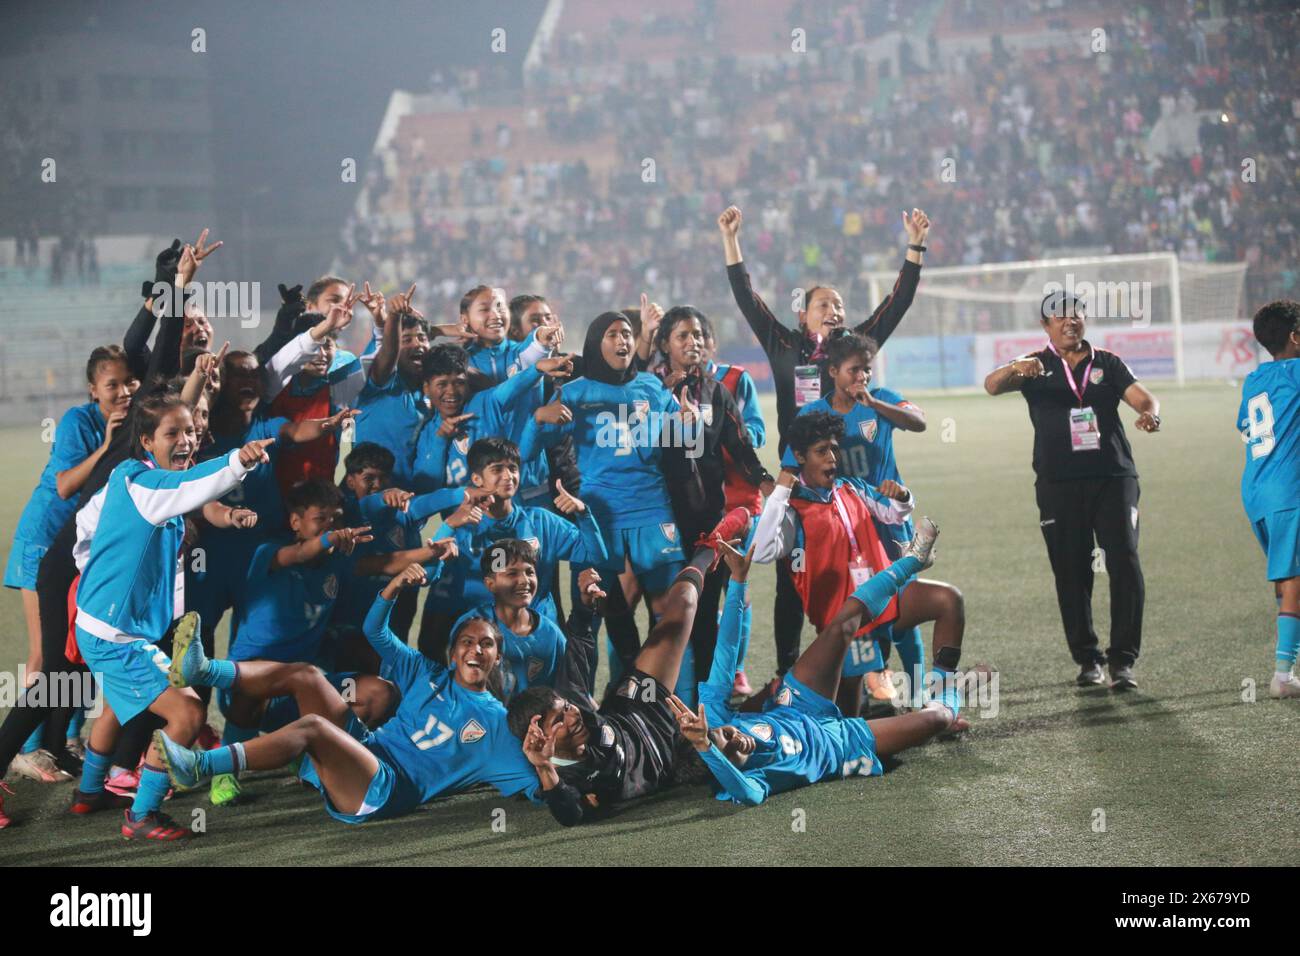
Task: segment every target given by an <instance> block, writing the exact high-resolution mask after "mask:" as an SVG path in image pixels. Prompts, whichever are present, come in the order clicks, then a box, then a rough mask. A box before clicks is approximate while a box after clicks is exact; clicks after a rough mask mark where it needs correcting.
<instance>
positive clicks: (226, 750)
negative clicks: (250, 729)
mask: <svg viewBox="0 0 1300 956" xmlns="http://www.w3.org/2000/svg"><path fill="white" fill-rule="evenodd" d="M198 765H199V776H201V777H215V776H216V775H217V774H219V773H233V774H238V773H239V772H240V771H242V770H243V769H244V767H245V766H246V765H247V761H246V760H245V759H244V745H243V744H231V745H230V746H229V747H218V748H216V749H215V750H204V751H202V752H201V753H200V754H199V762H198Z"/></svg>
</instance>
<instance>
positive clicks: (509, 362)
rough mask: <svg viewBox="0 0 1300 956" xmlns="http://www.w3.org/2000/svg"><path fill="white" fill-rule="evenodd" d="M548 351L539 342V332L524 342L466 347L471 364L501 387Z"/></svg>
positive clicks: (505, 342)
mask: <svg viewBox="0 0 1300 956" xmlns="http://www.w3.org/2000/svg"><path fill="white" fill-rule="evenodd" d="M547 351H548V349H547V348H546V347H545V346H543V345H541V344H539V343H538V342H537V330H536V329H534V330H533V331H532V332H530V333H528V337H527V338H525V339H524V340H523V341H522V342H516V341H514V340H513V339H505V340H504V341H501V342H498V343H497V344H496V345H484V344H482V343H481V342H478V341H474V342H471V343H470V344H469V345H467V346H465V352H466V353H467V354H468V355H469V364H470V365H472V366H474V368H476V369H478V370H479V371H480V372H482V373H483V374H484V375H486V376H487V377H488V378H490V379H492V384H494V385H500V384H501V383H502V382H504V381H505V380H506V379H508V378H511V377H513V376H514V375H517V374H518V373H519V372H522V371H523V370H524V369H526V368H530V367H532V366H533V365H534V364H535V363H537V362H538V361H539V360H541V359H543V358H545V357H546V353H547Z"/></svg>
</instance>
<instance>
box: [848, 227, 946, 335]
mask: <svg viewBox="0 0 1300 956" xmlns="http://www.w3.org/2000/svg"><path fill="white" fill-rule="evenodd" d="M903 226H904V228H905V229H906V231H907V242H908V250H907V255H906V256H905V257H904V259H903V267H902V268H901V269H900V270H899V271H898V278H897V279H895V280H894V287H893V288H892V289H891V290H890V291H889V295H887V296H885V298H884V299H883V300H882V301H881V303H880V305H878V306H876V310H875V311H874V312H872V313H871V317H870V318H869V319H867V320H866V321H865V322H863V323H862V324H861V325H859V326H857V327H856V328H855V329H854V330H853V331H855V332H857V333H858V334H859V335H870V336H871V337H872V338H873V339H875V340H876V343H877V344H879V345H884V344H885V340H886V339H888V338H889V337H890V336H891V335H893V334H894V330H895V329H896V328H898V324H899V323H900V322H902V321H903V316H904V314H906V312H907V309H908V307H909V306H910V305H911V304H912V299H913V298H915V296H916V287H917V285H919V284H920V282H921V253H920V251H919V250H916V249H913V248H911V247H912V246H920V245H924V244H925V237H926V236H927V235H929V233H930V218H929V217H928V216H927V215H926V214H925V213H924V212H922V211H921V210H919V209H913V210H912V212H911V213H910V214H909V213H903Z"/></svg>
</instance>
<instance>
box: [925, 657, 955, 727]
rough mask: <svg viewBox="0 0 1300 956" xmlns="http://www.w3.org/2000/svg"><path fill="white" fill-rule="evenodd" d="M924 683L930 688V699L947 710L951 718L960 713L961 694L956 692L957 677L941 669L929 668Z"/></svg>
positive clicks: (953, 673)
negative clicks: (950, 713) (949, 711)
mask: <svg viewBox="0 0 1300 956" xmlns="http://www.w3.org/2000/svg"><path fill="white" fill-rule="evenodd" d="M925 683H926V686H927V687H928V688H930V699H931V700H937V701H938V702H939V703H941V704H943V705H944V706H945V707H947V708H948V709H949V710H951V711H952V715H953V717H956V716H957V715H958V714H959V713H961V694H959V693H958V692H957V675H956V673H955V672H953V671H946V670H944V669H943V668H942V667H931V668H930V673H928V674H926V675H925Z"/></svg>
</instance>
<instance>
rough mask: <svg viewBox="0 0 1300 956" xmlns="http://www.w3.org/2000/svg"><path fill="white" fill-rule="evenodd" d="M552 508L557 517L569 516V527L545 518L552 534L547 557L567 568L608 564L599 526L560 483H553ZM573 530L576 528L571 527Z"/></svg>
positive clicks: (580, 501)
mask: <svg viewBox="0 0 1300 956" xmlns="http://www.w3.org/2000/svg"><path fill="white" fill-rule="evenodd" d="M555 491H556V495H555V507H556V510H558V511H559V512H560V514H565V515H570V516H571V517H572V518H573V523H572V524H570V523H569V522H567V521H563V520H558V519H554V518H553V516H551V515H547V514H546V512H542V513H541V514H542V515H545V516H546V520H549V521H550V527H551V529H552V532H553V534H554V539H553V540H552V542H551V548H550V551H551V554H553V555H554V556H555V557H556V558H559V559H562V560H564V561H568V562H569V563H570V564H576V565H578V566H579V567H581V566H582V565H584V564H585V565H596V566H603V565H606V564H608V563H609V551H608V550H607V549H606V547H605V539H604V538H603V537H601V534H600V526H599V525H598V524H597V523H596V519H595V517H594V516H593V515H592V513H591V510H590V509H589V508H588V507H587V506H586V505H585V504H583V502H582V500H581V499H579V498H577V497H575V496H574V495H572V494H570V493H569V492H567V491H565V489H564V482H563V481H561V480H558V479H557V480H556V482H555ZM575 526H576V527H575Z"/></svg>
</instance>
